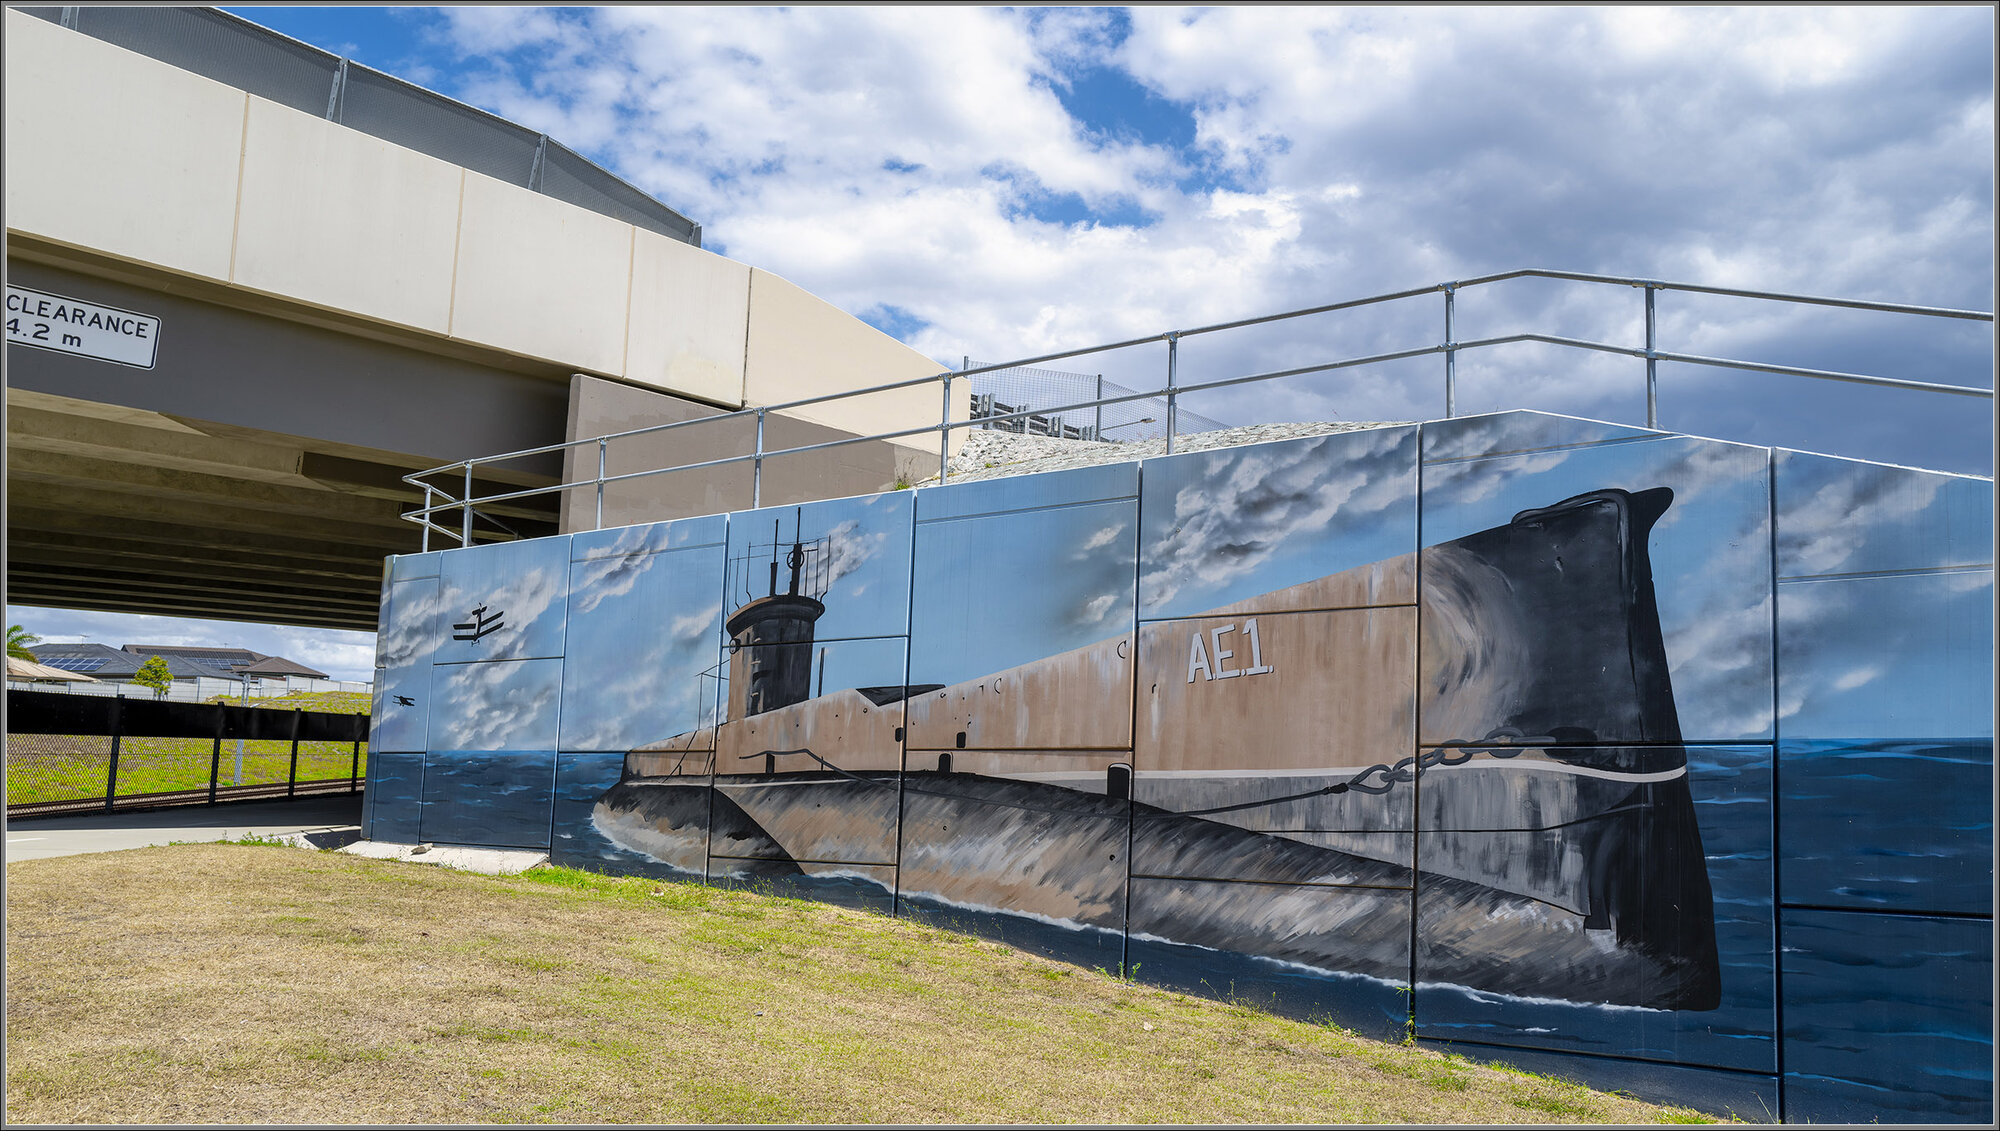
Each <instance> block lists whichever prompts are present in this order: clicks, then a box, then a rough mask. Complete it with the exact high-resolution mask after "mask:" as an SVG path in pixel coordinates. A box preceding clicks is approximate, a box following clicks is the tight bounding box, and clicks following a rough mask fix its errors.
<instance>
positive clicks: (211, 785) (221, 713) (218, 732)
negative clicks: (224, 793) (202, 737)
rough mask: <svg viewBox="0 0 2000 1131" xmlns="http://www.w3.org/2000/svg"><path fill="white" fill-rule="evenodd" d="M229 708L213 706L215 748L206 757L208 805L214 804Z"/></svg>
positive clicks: (222, 704)
mask: <svg viewBox="0 0 2000 1131" xmlns="http://www.w3.org/2000/svg"><path fill="white" fill-rule="evenodd" d="M228 712H229V707H228V705H227V704H224V703H220V702H218V703H216V705H215V746H214V748H213V749H212V750H210V751H209V755H208V803H209V804H210V805H213V804H215V779H216V778H218V777H220V776H221V773H222V727H223V723H224V722H225V721H226V720H227V719H228V718H229V714H228Z"/></svg>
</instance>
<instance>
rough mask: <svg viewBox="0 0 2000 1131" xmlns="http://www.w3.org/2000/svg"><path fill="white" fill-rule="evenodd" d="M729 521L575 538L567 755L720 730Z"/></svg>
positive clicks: (566, 683) (565, 708) (566, 674)
mask: <svg viewBox="0 0 2000 1131" xmlns="http://www.w3.org/2000/svg"><path fill="white" fill-rule="evenodd" d="M724 527H725V520H724V519H723V517H722V516H721V515H713V516H710V517H707V518H698V519H688V520H683V521H680V522H663V523H656V524H653V525H649V526H630V527H624V528H622V529H615V530H606V531H599V532H593V533H590V534H579V535H576V536H575V537H574V538H572V539H571V550H570V566H569V568H570V579H569V626H568V631H567V635H566V647H565V661H564V665H563V690H562V695H563V702H562V733H561V736H560V739H561V749H563V750H578V751H584V750H598V751H611V750H616V751H621V752H622V751H627V750H631V749H633V748H634V747H638V746H642V745H645V744H647V743H651V742H657V741H659V740H661V739H663V738H666V737H668V736H670V735H676V734H686V733H689V732H692V731H697V730H700V729H701V728H703V727H708V726H713V725H714V723H715V712H716V703H717V699H718V696H719V694H720V685H721V678H722V673H721V664H720V661H721V655H722V652H721V641H722V577H723V562H724V543H723V535H724Z"/></svg>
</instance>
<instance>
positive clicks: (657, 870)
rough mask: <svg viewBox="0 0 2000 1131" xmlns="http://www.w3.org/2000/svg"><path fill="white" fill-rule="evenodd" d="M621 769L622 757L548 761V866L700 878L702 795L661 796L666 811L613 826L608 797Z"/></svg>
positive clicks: (704, 832)
mask: <svg viewBox="0 0 2000 1131" xmlns="http://www.w3.org/2000/svg"><path fill="white" fill-rule="evenodd" d="M624 770H625V756H624V755H622V754H569V753H563V754H558V755H557V756H556V785H555V803H554V817H553V822H552V824H551V829H552V836H551V838H550V842H549V861H550V862H551V863H553V864H559V865H561V866H563V867H566V868H582V869H583V870H585V871H588V872H600V873H607V874H610V875H634V876H658V877H662V878H665V879H675V880H702V879H706V878H707V876H708V811H709V796H708V790H707V789H706V788H705V787H698V788H696V789H692V790H689V791H687V792H686V793H685V794H675V795H671V796H662V797H660V798H659V800H661V801H664V802H669V803H670V807H663V808H661V809H659V810H651V809H648V810H644V811H641V812H635V813H632V814H629V817H630V818H631V819H630V820H629V822H628V823H627V825H626V827H624V828H618V827H615V825H614V822H616V821H617V819H618V816H619V815H618V814H617V812H616V809H615V804H614V803H613V800H612V799H613V797H614V796H615V791H614V787H616V786H617V785H618V783H619V781H620V779H621V778H622V777H623V775H624ZM614 836H615V837H616V838H617V839H613V837H614Z"/></svg>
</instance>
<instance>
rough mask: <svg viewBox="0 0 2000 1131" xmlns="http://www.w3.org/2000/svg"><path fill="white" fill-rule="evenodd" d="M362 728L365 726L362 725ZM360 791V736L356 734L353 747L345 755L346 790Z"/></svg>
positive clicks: (350, 791) (351, 791)
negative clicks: (346, 755)
mask: <svg viewBox="0 0 2000 1131" xmlns="http://www.w3.org/2000/svg"><path fill="white" fill-rule="evenodd" d="M355 717H356V718H361V717H363V716H359V715H357V716H355ZM363 729H366V728H365V727H364V728H363ZM360 791H361V736H360V735H358V734H357V735H355V736H354V749H353V750H352V751H351V752H349V754H348V757H347V792H349V793H359V792H360Z"/></svg>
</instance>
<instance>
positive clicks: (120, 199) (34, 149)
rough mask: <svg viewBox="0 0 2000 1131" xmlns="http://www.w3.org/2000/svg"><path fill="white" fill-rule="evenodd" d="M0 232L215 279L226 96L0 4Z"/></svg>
mask: <svg viewBox="0 0 2000 1131" xmlns="http://www.w3.org/2000/svg"><path fill="white" fill-rule="evenodd" d="M6 19H7V22H6V32H7V36H6V39H7V59H6V66H5V68H4V69H5V71H6V94H7V116H6V156H7V177H6V180H7V227H8V229H9V231H10V232H11V231H21V232H30V233H33V234H36V235H41V236H45V237H47V238H49V239H53V240H59V241H61V242H63V243H68V244H76V245H79V246H83V247H91V248H99V249H103V250H106V251H110V252H112V253H113V254H116V255H119V256H121V257H124V258H128V259H137V260H143V261H145V262H148V263H156V264H158V265H160V266H161V267H164V268H166V269H167V270H169V271H174V272H178V273H181V274H186V275H199V276H202V277H204V278H210V279H227V278H228V277H229V248H230V241H231V238H232V235H233V233H234V229H235V223H236V189H237V165H238V161H237V157H238V154H239V153H240V152H241V150H242V146H243V118H244V110H245V106H246V104H247V100H248V98H249V96H248V95H246V94H244V93H243V92H242V91H240V90H236V89H233V88H231V87H227V86H224V85H223V84H221V83H218V82H212V81H210V80H208V79H205V78H202V77H201V76H199V75H195V74H190V73H189V72H187V71H183V70H181V69H179V68H177V67H170V66H168V65H167V64H165V63H161V62H158V61H155V60H153V59H148V58H146V57H145V56H143V55H136V54H134V53H132V52H130V51H125V50H123V49H121V48H117V47H113V46H111V45H110V44H108V43H101V42H99V41H97V40H95V39H91V38H90V37H88V36H84V35H78V34H77V33H76V32H73V31H67V30H65V29H63V28H60V27H57V26H56V25H54V24H51V23H49V22H47V21H46V20H38V19H36V18H34V17H33V16H28V15H23V14H22V13H20V12H16V11H14V10H13V9H11V8H10V9H8V10H7V16H6Z"/></svg>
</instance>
